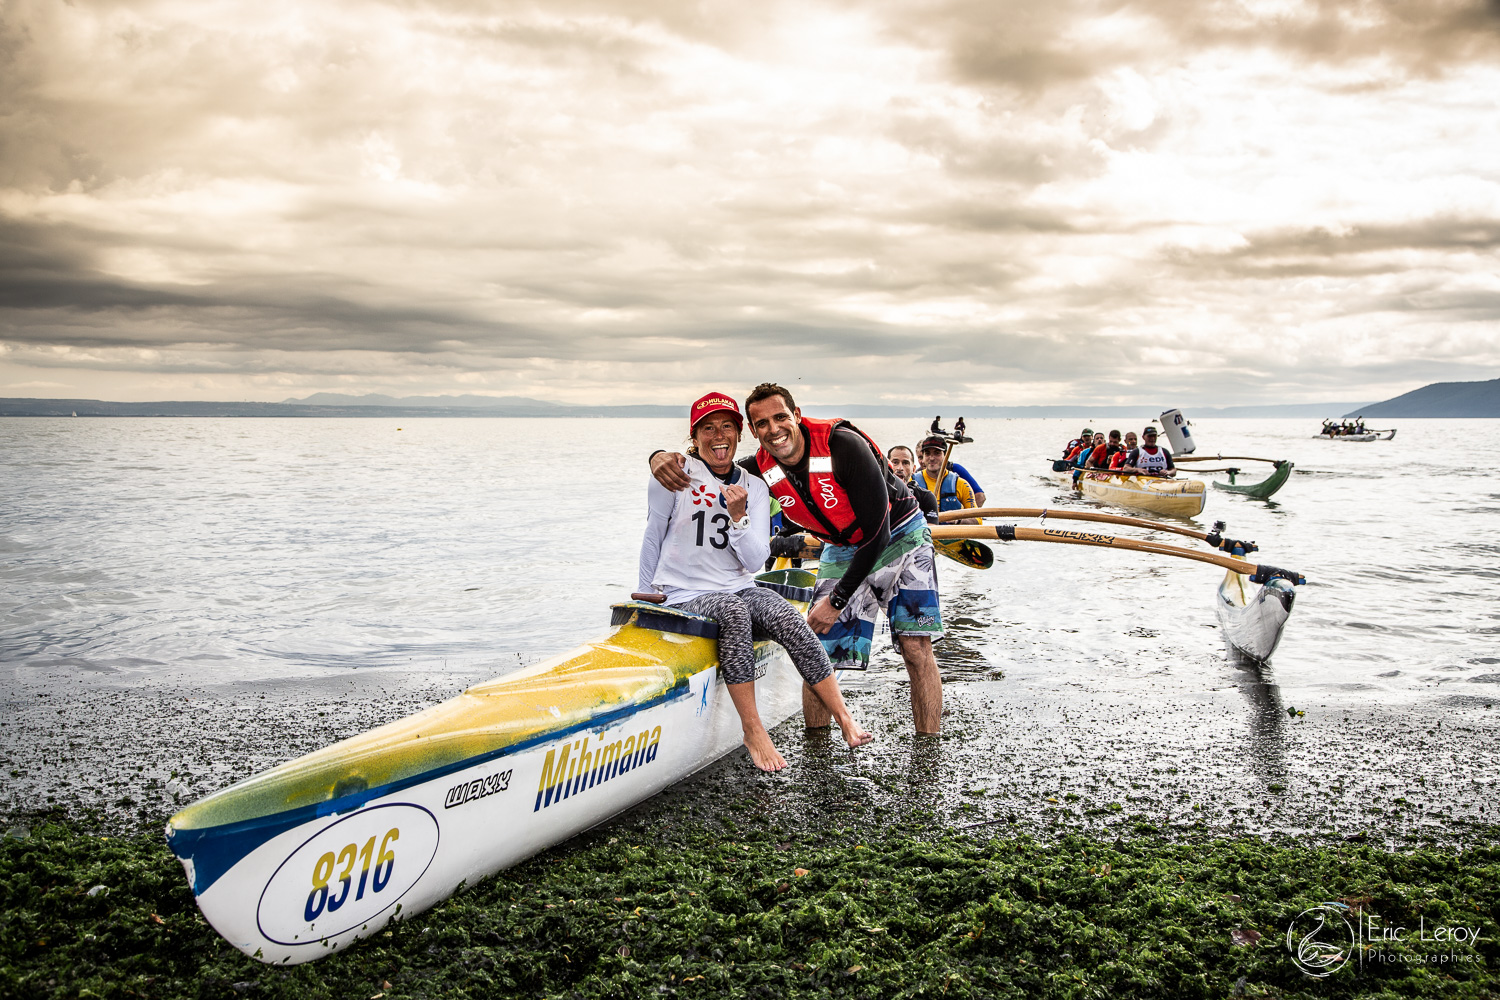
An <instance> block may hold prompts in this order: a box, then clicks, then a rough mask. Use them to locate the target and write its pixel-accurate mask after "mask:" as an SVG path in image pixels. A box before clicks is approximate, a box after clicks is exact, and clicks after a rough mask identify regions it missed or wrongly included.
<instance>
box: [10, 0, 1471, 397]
mask: <svg viewBox="0 0 1500 1000" xmlns="http://www.w3.org/2000/svg"><path fill="white" fill-rule="evenodd" d="M1496 95H1500V0H1379V2H1358V0H1353V2H1345V0H1241V2H1232V0H1225V2H1216V0H1141V2H1138V3H1111V2H1089V0H1006V2H996V0H991V2H978V0H888V2H882V0H862V2H857V3H856V2H831V3H829V2H818V0H797V2H794V3H782V2H778V0H759V2H756V3H744V2H739V0H736V2H721V0H547V2H546V3H507V2H493V3H487V2H480V0H474V2H465V0H433V2H427V3H416V2H412V3H405V2H399V0H398V2H389V3H376V2H368V0H321V2H319V3H315V4H310V3H307V2H305V0H299V2H283V0H257V2H254V3H250V2H246V0H224V2H213V0H138V2H129V3H125V2H121V3H112V2H107V0H5V2H4V4H3V5H0V395H4V396H51V397H62V396H82V397H94V398H107V399H120V400H146V399H183V398H191V399H255V400H280V399H284V398H288V397H293V396H303V395H307V394H309V393H311V392H316V391H339V392H387V393H392V394H396V395H411V394H434V393H492V394H513V395H528V396H535V397H539V398H543V399H551V400H558V401H566V402H583V401H592V402H610V403H615V402H620V403H623V402H641V401H652V402H675V401H679V400H683V399H690V398H691V397H692V396H693V395H696V394H697V393H698V392H699V391H701V390H702V389H703V388H706V387H708V386H710V385H723V386H724V387H726V388H729V389H730V390H731V391H739V390H742V389H744V388H745V387H747V386H749V385H751V384H753V383H754V382H756V381H760V380H762V379H777V380H779V381H783V382H787V383H789V384H800V385H801V386H803V387H805V388H804V389H803V390H802V391H803V393H804V394H805V396H806V398H807V399H808V400H809V401H817V402H828V403H837V402H852V401H863V402H877V401H889V402H898V401H906V400H913V401H914V400H924V401H925V400H932V401H967V402H973V403H992V404H1002V405H1003V404H1029V403H1057V402H1074V401H1091V402H1118V403H1135V402H1141V403H1146V404H1156V403H1162V404H1170V405H1193V404H1198V405H1206V404H1213V403H1271V402H1279V401H1298V402H1318V401H1324V400H1363V399H1377V398H1383V397H1385V396H1388V395H1394V394H1396V393H1398V392H1403V391H1406V390H1408V389H1411V388H1415V387H1416V386H1419V385H1422V384H1425V383H1427V382H1430V381H1436V380H1450V379H1481V378H1495V377H1500V255H1497V246H1500V98H1497V96H1496ZM798 380H800V382H799V381H798Z"/></svg>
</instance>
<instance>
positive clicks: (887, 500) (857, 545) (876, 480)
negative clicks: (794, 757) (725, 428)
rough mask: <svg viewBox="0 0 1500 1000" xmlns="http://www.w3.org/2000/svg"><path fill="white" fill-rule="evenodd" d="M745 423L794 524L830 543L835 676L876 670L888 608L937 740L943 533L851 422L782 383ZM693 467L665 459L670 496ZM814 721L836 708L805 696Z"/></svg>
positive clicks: (921, 715) (819, 592)
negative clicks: (802, 402)
mask: <svg viewBox="0 0 1500 1000" xmlns="http://www.w3.org/2000/svg"><path fill="white" fill-rule="evenodd" d="M745 414H746V416H747V417H748V418H749V421H750V431H751V433H752V434H754V435H755V438H756V440H758V441H759V442H760V450H759V451H757V452H756V454H755V459H754V464H753V468H754V469H755V470H756V472H757V473H758V474H759V475H760V477H761V478H762V479H764V480H765V482H766V485H767V486H768V487H769V488H770V491H771V493H772V494H773V495H774V496H775V497H776V498H777V500H779V501H780V503H781V513H782V516H783V517H784V518H786V519H789V520H791V521H793V522H795V523H796V524H797V525H798V526H800V527H801V528H803V529H804V530H805V531H807V532H808V533H809V534H812V535H814V536H816V537H818V538H820V539H822V540H823V542H824V546H823V551H822V554H821V557H820V559H819V562H818V582H817V586H816V587H815V589H814V592H813V606H812V608H811V610H809V611H808V613H807V622H808V624H809V625H811V626H812V629H813V631H814V632H817V633H818V634H819V635H821V636H822V639H823V647H824V648H825V649H826V650H827V651H828V655H829V658H830V659H831V660H832V661H833V666H834V668H835V669H849V668H853V669H861V670H862V669H864V668H865V666H866V665H867V664H868V662H869V659H870V644H871V642H872V640H873V639H874V635H875V620H876V618H877V616H878V614H879V612H880V611H881V609H882V608H883V609H884V610H885V612H886V616H887V617H888V618H889V619H890V622H891V633H892V635H893V636H894V638H895V640H896V646H897V649H899V650H900V652H901V658H902V659H903V660H904V661H905V662H906V670H907V674H908V675H909V676H910V678H911V707H912V719H913V721H914V722H915V724H916V729H917V732H919V733H937V732H938V731H939V730H940V729H941V728H942V714H943V686H942V679H941V677H940V676H939V674H938V668H937V661H936V660H935V659H934V658H933V655H932V640H933V639H934V638H936V637H938V636H940V635H942V634H943V622H942V615H941V613H940V612H939V609H938V593H937V568H936V566H935V565H934V563H933V551H932V534H931V532H930V531H929V530H928V528H927V521H926V520H925V519H924V518H923V517H922V513H921V510H920V507H919V505H918V503H917V500H916V498H915V497H914V496H913V495H912V492H911V490H910V489H908V488H907V486H906V484H905V483H903V482H901V480H900V479H899V478H897V476H896V475H895V474H894V473H893V472H892V471H891V469H890V467H889V466H888V465H887V464H886V461H885V458H884V457H883V456H882V455H881V453H880V449H879V448H878V447H877V446H876V445H875V443H874V442H872V441H871V440H870V439H869V438H868V437H866V436H865V435H864V434H863V433H862V432H860V431H858V430H856V429H855V428H854V426H853V425H851V424H850V423H849V422H848V421H844V420H814V419H812V418H810V417H803V416H802V412H801V411H800V410H799V409H798V408H797V405H796V403H794V402H793V401H792V395H791V393H790V392H788V391H787V390H786V389H784V388H783V387H781V386H779V385H776V384H774V383H769V382H768V383H762V384H761V385H759V386H756V387H755V389H754V390H753V391H752V392H751V393H750V396H749V398H747V399H746V400H745ZM682 463H683V456H681V455H677V454H673V453H668V452H658V453H657V454H655V455H653V456H652V458H651V471H652V474H653V475H654V476H655V477H656V478H657V480H658V481H659V482H660V483H661V484H662V485H663V486H665V487H666V488H667V489H669V490H682V489H686V488H687V487H688V486H689V485H691V480H690V478H689V477H688V476H687V475H686V473H685V470H684V468H683V466H682ZM745 467H746V468H751V465H750V464H749V463H746V465H745ZM802 713H803V716H804V718H805V720H806V722H807V725H808V726H809V727H813V728H817V727H822V726H826V725H828V712H827V710H826V709H824V708H823V706H822V705H821V704H820V703H819V702H818V700H817V699H816V697H813V696H812V693H811V692H810V691H809V689H807V688H805V687H804V688H803V691H802Z"/></svg>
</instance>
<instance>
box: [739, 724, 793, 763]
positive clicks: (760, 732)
mask: <svg viewBox="0 0 1500 1000" xmlns="http://www.w3.org/2000/svg"><path fill="white" fill-rule="evenodd" d="M745 749H746V750H749V751H750V759H751V760H753V761H754V762H755V766H756V767H758V768H760V769H761V770H762V771H779V770H781V769H782V768H783V767H786V758H785V757H783V756H781V752H780V751H779V750H777V749H776V744H774V743H772V742H771V734H770V733H767V732H766V731H765V730H764V729H757V730H755V731H753V732H752V731H750V730H746V731H745Z"/></svg>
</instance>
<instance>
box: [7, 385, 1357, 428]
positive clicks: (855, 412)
mask: <svg viewBox="0 0 1500 1000" xmlns="http://www.w3.org/2000/svg"><path fill="white" fill-rule="evenodd" d="M686 408H687V402H686V401H684V402H682V403H678V404H674V405H670V406H663V405H658V404H649V403H643V404H639V405H633V406H575V405H570V404H567V403H549V402H547V401H546V400H541V399H531V398H530V397H527V396H475V395H464V396H384V395H380V394H378V393H369V394H366V395H362V396H351V395H345V394H343V393H337V392H319V393H314V394H313V395H311V396H308V397H306V398H305V399H288V400H285V401H284V402H280V403H248V402H245V403H234V402H209V401H192V400H176V401H164V402H155V403H117V402H110V401H107V400H99V399H14V398H13V399H5V398H0V417H5V416H9V417H66V416H70V415H72V414H77V415H78V416H80V417H385V418H391V419H394V418H412V417H546V418H574V417H679V418H680V417H682V416H683V415H684V414H685V412H686ZM1165 408H1166V407H1165V406H1161V407H1152V406H1090V405H1088V404H1084V403H1071V404H1063V405H1060V406H971V405H968V404H957V403H946V404H931V403H929V404H925V405H922V406H887V405H883V404H849V405H844V406H840V405H830V406H820V405H809V406H807V407H805V408H804V412H806V413H807V414H808V415H809V416H814V417H833V416H840V417H852V418H861V417H896V418H910V419H920V420H922V421H924V422H925V421H928V420H931V419H932V417H933V415H934V414H935V413H937V412H938V410H939V409H941V410H942V411H943V419H944V422H945V423H952V421H953V420H954V419H955V418H957V417H968V418H969V419H971V420H973V419H978V418H986V417H987V418H1004V417H1012V418H1018V417H1019V418H1027V417H1029V418H1046V417H1053V418H1057V417H1076V418H1079V419H1083V420H1120V421H1139V422H1142V423H1144V422H1145V421H1147V420H1150V419H1151V418H1152V417H1154V416H1156V415H1157V414H1158V413H1160V412H1161V410H1162V409H1165ZM1352 410H1358V412H1360V413H1365V414H1369V413H1371V412H1372V411H1371V409H1370V408H1369V407H1364V408H1363V409H1360V404H1358V403H1299V404H1293V405H1289V406H1225V407H1187V408H1185V412H1186V413H1187V415H1188V416H1189V417H1190V418H1193V419H1204V418H1212V417H1231V418H1232V417H1298V418H1303V417H1306V418H1318V419H1321V418H1323V417H1327V416H1329V415H1330V414H1334V413H1344V412H1349V411H1352Z"/></svg>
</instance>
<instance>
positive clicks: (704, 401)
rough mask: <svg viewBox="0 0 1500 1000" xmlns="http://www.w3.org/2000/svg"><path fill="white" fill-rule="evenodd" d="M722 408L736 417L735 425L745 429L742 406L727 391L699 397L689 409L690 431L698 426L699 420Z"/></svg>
mask: <svg viewBox="0 0 1500 1000" xmlns="http://www.w3.org/2000/svg"><path fill="white" fill-rule="evenodd" d="M720 410H723V411H724V412H726V413H728V414H730V415H731V416H733V417H734V425H735V426H736V427H738V428H739V429H740V430H744V429H745V418H744V417H742V416H740V406H739V404H738V403H736V402H735V401H734V397H733V396H731V395H729V393H727V392H710V393H707V394H706V395H704V396H701V397H699V399H698V401H697V402H696V403H694V404H693V408H692V409H691V410H689V411H688V433H689V434H691V433H692V432H693V429H694V428H696V427H697V426H698V421H700V420H702V419H703V418H704V417H707V416H710V415H712V414H715V413H718V412H719V411H720Z"/></svg>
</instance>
